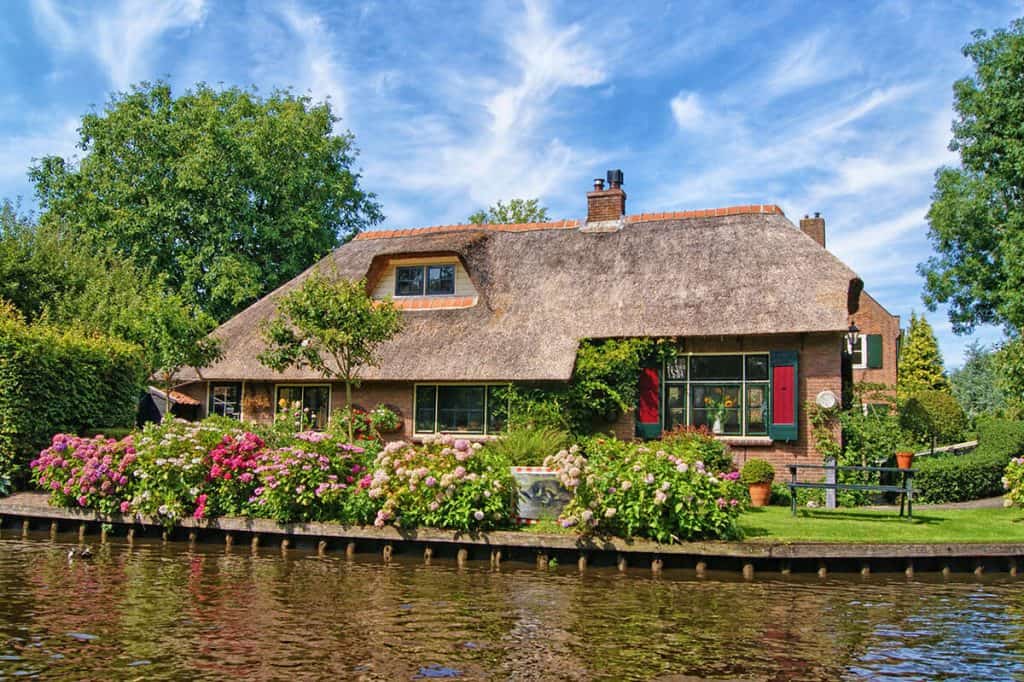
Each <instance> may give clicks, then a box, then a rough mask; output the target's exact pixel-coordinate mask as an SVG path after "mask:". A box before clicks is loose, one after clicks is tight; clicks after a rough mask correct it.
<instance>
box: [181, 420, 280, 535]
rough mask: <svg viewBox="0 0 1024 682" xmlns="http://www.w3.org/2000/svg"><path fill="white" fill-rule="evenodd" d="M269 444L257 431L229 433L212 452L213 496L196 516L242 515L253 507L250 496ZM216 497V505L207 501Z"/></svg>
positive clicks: (253, 490) (210, 477)
mask: <svg viewBox="0 0 1024 682" xmlns="http://www.w3.org/2000/svg"><path fill="white" fill-rule="evenodd" d="M264 447H265V444H264V442H263V439H262V438H260V437H259V436H257V435H256V434H254V433H250V432H248V431H245V432H243V433H236V434H226V435H225V436H224V437H223V438H221V441H220V443H218V444H217V445H216V446H215V447H214V448H213V450H211V451H210V473H209V474H208V475H207V480H208V481H209V489H210V495H209V496H203V494H202V493H200V497H202V504H201V505H197V506H196V510H195V511H194V512H193V516H195V517H196V518H202V517H203V516H206V515H210V516H214V515H220V514H241V513H242V512H244V511H246V510H247V509H248V506H249V498H251V497H252V496H253V493H254V492H255V489H256V473H255V472H256V466H257V463H258V460H259V456H260V454H262V452H263V449H264ZM210 499H212V500H213V502H212V507H211V508H208V507H207V501H208V500H210Z"/></svg>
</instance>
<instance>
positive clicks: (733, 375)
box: [690, 355, 743, 381]
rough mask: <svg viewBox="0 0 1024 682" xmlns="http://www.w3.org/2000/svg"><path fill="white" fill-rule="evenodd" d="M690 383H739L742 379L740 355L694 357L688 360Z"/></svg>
mask: <svg viewBox="0 0 1024 682" xmlns="http://www.w3.org/2000/svg"><path fill="white" fill-rule="evenodd" d="M690 379H691V381H716V380H727V381H740V380H742V379H743V356H742V355H694V356H692V357H691V358H690Z"/></svg>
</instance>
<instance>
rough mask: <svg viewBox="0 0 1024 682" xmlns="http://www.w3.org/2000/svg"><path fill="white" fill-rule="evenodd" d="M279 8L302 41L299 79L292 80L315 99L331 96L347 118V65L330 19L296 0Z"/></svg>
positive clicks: (333, 105)
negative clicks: (337, 47) (337, 48)
mask: <svg viewBox="0 0 1024 682" xmlns="http://www.w3.org/2000/svg"><path fill="white" fill-rule="evenodd" d="M365 9H366V8H365V7H364V11H365ZM278 12H279V13H280V16H281V18H283V19H284V21H285V24H286V25H287V27H288V28H289V30H290V31H291V32H292V33H293V34H294V35H295V37H296V38H298V40H299V43H300V45H301V47H300V51H299V57H298V59H297V60H296V62H297V63H295V64H294V67H295V77H296V80H293V81H292V82H294V83H298V84H300V87H302V88H308V89H309V91H310V92H311V93H312V95H313V97H314V99H318V100H323V99H328V98H329V99H330V102H331V109H332V111H333V112H334V114H335V115H337V116H340V117H342V118H345V117H346V116H347V114H348V109H347V105H348V99H347V97H346V91H345V87H344V84H343V83H344V79H343V78H342V71H343V69H342V66H341V64H340V61H339V59H338V56H337V54H336V51H335V49H334V44H335V43H336V42H337V40H336V38H335V36H334V35H332V33H331V30H330V27H329V26H328V25H327V22H326V21H325V20H324V19H323V18H322V17H320V16H318V15H317V14H315V13H313V12H308V11H306V10H303V9H302V8H300V7H299V6H298V5H297V4H295V3H289V4H285V5H282V6H281V7H279V8H278Z"/></svg>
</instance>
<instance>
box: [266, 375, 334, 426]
mask: <svg viewBox="0 0 1024 682" xmlns="http://www.w3.org/2000/svg"><path fill="white" fill-rule="evenodd" d="M275 404H276V405H277V411H278V412H282V411H284V410H286V409H287V410H289V411H292V412H294V411H296V410H301V411H302V413H303V414H304V415H305V417H306V418H307V419H308V420H310V423H311V424H312V427H313V428H314V429H323V428H325V427H326V426H327V419H328V418H329V417H330V404H331V387H330V386H278V387H277V400H276V403H275Z"/></svg>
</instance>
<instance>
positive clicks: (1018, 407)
mask: <svg viewBox="0 0 1024 682" xmlns="http://www.w3.org/2000/svg"><path fill="white" fill-rule="evenodd" d="M995 361H996V367H997V369H998V381H997V384H998V386H999V388H1000V389H1002V391H1003V394H1004V395H1005V396H1006V403H1007V407H1008V408H1009V411H1010V413H1011V414H1010V416H1015V417H1016V418H1018V419H1020V418H1022V417H1024V338H1021V337H1020V336H1016V337H1011V338H1010V339H1008V340H1007V341H1006V342H1005V343H1003V344H1002V345H1001V346H1000V347H999V350H998V351H996V358H995Z"/></svg>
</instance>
